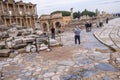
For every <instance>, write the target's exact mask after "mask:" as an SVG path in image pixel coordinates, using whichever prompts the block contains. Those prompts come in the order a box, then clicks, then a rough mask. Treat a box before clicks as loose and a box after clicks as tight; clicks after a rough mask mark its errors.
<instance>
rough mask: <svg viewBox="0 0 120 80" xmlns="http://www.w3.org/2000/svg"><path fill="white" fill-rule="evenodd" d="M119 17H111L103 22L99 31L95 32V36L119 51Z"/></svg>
mask: <svg viewBox="0 0 120 80" xmlns="http://www.w3.org/2000/svg"><path fill="white" fill-rule="evenodd" d="M119 20H120V18H116V19H113V20H111V21H109V23H108V24H105V25H104V27H102V28H101V29H100V30H99V31H97V32H95V33H94V35H95V37H96V38H97V39H98V40H99V41H100V42H102V43H103V44H105V45H107V46H108V47H110V48H112V49H113V50H115V51H120V22H119Z"/></svg>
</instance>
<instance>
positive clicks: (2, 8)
mask: <svg viewBox="0 0 120 80" xmlns="http://www.w3.org/2000/svg"><path fill="white" fill-rule="evenodd" d="M1 5H2V6H1V7H2V14H4V7H3V3H2V2H1Z"/></svg>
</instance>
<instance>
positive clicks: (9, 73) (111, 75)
mask: <svg viewBox="0 0 120 80" xmlns="http://www.w3.org/2000/svg"><path fill="white" fill-rule="evenodd" d="M97 30H99V29H93V30H92V32H88V33H86V32H85V30H82V31H81V44H80V45H75V44H74V38H73V37H74V34H73V32H72V31H66V32H64V33H63V34H62V43H63V46H62V47H52V51H50V52H47V51H41V52H39V53H20V54H19V55H17V56H16V57H15V58H6V59H1V61H0V69H1V79H2V78H3V80H120V71H119V70H120V67H119V65H120V62H119V61H118V63H116V62H115V60H116V58H118V59H119V58H120V56H119V55H120V53H119V52H115V53H114V52H112V51H110V50H109V49H108V48H107V47H106V46H104V45H103V44H101V43H100V42H99V41H97V40H96V39H95V38H94V36H93V33H94V32H95V31H97ZM111 55H112V56H113V57H111Z"/></svg>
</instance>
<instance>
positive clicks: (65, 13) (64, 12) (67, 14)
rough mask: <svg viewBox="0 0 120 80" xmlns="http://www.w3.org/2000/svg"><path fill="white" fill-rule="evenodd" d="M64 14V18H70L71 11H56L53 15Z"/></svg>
mask: <svg viewBox="0 0 120 80" xmlns="http://www.w3.org/2000/svg"><path fill="white" fill-rule="evenodd" d="M56 13H62V16H70V12H69V11H54V12H52V13H51V14H56Z"/></svg>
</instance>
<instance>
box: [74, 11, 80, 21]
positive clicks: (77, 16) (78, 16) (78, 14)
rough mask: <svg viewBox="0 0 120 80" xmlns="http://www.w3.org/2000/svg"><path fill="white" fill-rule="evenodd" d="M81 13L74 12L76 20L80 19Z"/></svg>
mask: <svg viewBox="0 0 120 80" xmlns="http://www.w3.org/2000/svg"><path fill="white" fill-rule="evenodd" d="M80 15H81V14H80V11H78V12H74V13H73V18H74V19H75V18H80Z"/></svg>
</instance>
